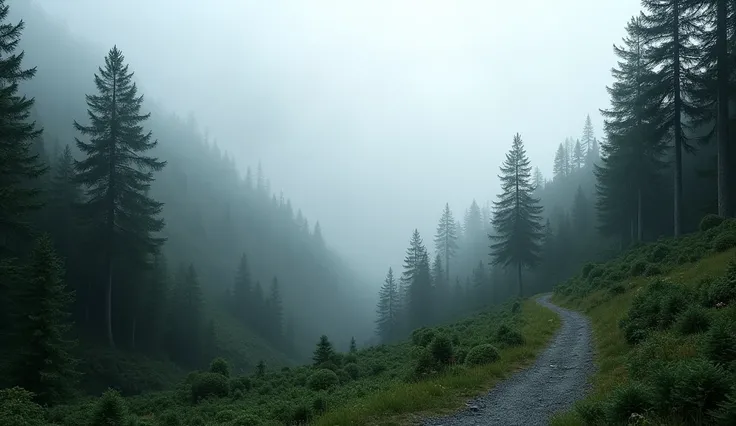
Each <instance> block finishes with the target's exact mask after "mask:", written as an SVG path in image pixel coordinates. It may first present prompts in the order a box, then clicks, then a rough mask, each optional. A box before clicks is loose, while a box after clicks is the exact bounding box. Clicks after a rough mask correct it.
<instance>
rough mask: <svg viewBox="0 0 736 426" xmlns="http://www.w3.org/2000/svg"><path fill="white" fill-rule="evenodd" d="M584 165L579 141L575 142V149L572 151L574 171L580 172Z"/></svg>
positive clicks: (583, 156)
mask: <svg viewBox="0 0 736 426" xmlns="http://www.w3.org/2000/svg"><path fill="white" fill-rule="evenodd" d="M584 164H585V155H584V154H583V148H582V146H581V145H580V140H576V141H575V147H574V148H573V151H572V165H573V168H574V169H575V170H580V169H581V168H583V165H584Z"/></svg>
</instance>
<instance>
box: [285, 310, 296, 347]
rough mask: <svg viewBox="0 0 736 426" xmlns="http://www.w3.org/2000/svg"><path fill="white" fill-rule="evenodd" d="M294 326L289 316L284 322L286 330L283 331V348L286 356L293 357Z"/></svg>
mask: <svg viewBox="0 0 736 426" xmlns="http://www.w3.org/2000/svg"><path fill="white" fill-rule="evenodd" d="M295 327H296V326H295V325H294V317H293V316H289V318H287V320H286V330H285V331H284V348H285V351H286V354H287V355H291V356H293V355H295V354H296V347H295V345H294V343H295V340H296V328H295Z"/></svg>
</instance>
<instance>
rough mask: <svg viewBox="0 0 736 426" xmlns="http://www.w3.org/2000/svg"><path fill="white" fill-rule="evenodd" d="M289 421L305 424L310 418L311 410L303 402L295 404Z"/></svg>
mask: <svg viewBox="0 0 736 426" xmlns="http://www.w3.org/2000/svg"><path fill="white" fill-rule="evenodd" d="M289 420H291V422H293V423H296V424H299V425H300V424H307V423H308V422H309V421H311V420H312V410H310V409H309V407H307V406H306V405H304V404H299V405H297V406H296V407H295V408H294V409H293V411H292V413H291V419H289Z"/></svg>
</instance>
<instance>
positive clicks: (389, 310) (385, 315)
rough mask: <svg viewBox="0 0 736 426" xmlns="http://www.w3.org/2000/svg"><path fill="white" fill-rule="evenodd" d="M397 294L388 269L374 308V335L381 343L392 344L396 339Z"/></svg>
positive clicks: (392, 275)
mask: <svg viewBox="0 0 736 426" xmlns="http://www.w3.org/2000/svg"><path fill="white" fill-rule="evenodd" d="M399 309H400V306H399V292H398V288H397V286H396V280H395V279H394V271H393V270H392V269H391V268H388V273H387V274H386V279H385V280H384V282H383V285H382V286H381V290H380V291H379V293H378V306H377V307H376V314H377V315H378V317H377V318H376V334H378V336H379V337H380V338H381V341H382V342H392V341H394V340H395V339H396V337H398V336H397V332H398V320H399Z"/></svg>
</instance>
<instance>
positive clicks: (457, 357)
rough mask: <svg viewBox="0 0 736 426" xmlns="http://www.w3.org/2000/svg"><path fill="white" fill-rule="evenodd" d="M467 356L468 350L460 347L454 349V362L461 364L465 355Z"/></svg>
mask: <svg viewBox="0 0 736 426" xmlns="http://www.w3.org/2000/svg"><path fill="white" fill-rule="evenodd" d="M467 356H468V350H467V349H465V348H460V349H458V350H456V351H455V364H462V363H464V362H465V357H467Z"/></svg>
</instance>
